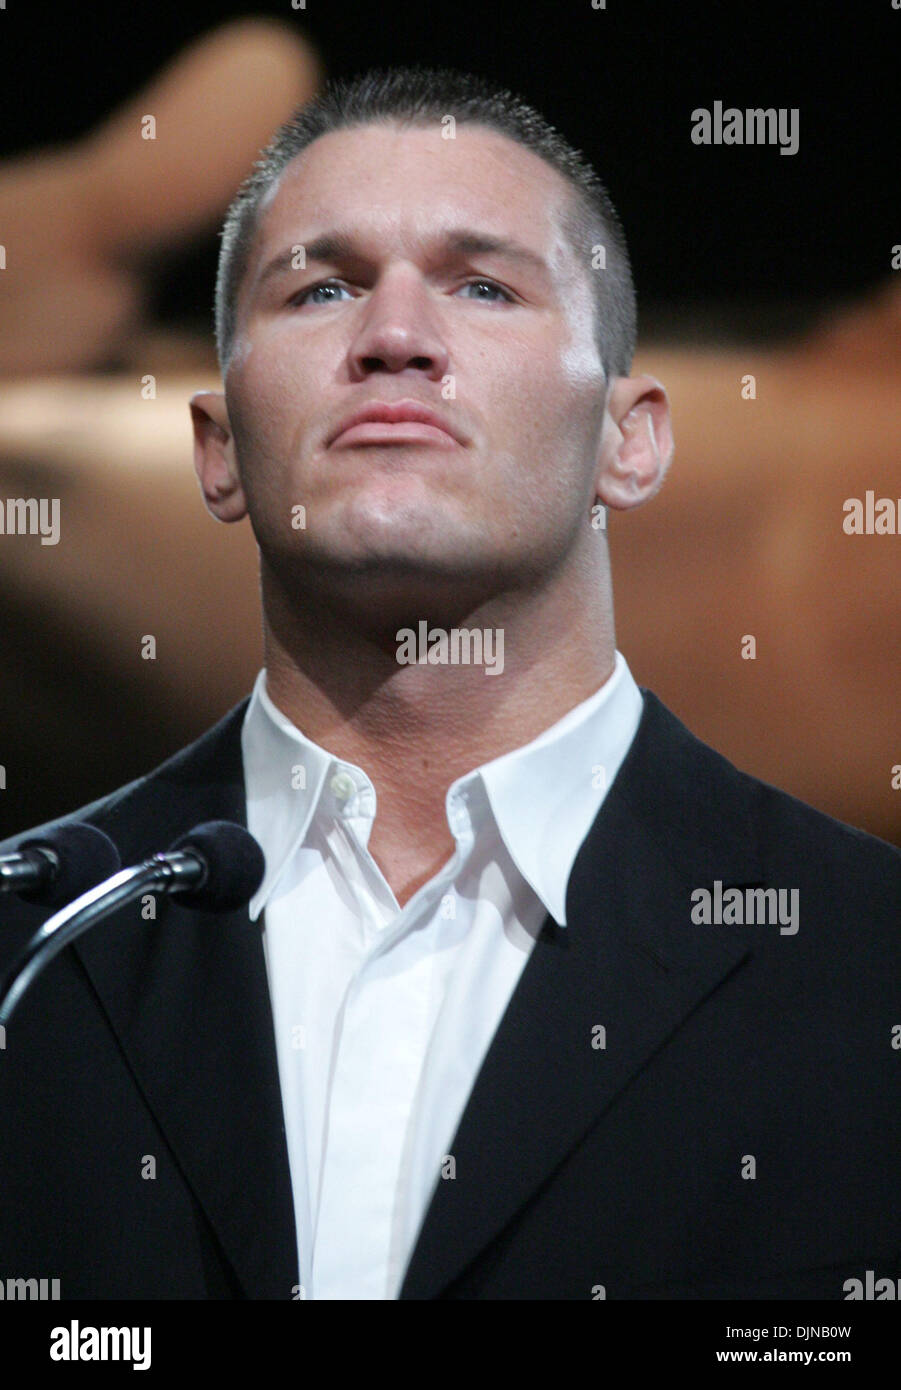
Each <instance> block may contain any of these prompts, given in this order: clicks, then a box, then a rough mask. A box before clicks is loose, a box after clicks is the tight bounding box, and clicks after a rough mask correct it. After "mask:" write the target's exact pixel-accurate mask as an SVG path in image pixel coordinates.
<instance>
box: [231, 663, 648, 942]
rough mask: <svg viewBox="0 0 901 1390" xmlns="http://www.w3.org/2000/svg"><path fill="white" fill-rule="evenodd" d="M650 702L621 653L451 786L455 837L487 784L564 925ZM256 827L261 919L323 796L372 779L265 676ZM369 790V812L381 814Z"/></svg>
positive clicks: (503, 830) (248, 734) (500, 819)
mask: <svg viewBox="0 0 901 1390" xmlns="http://www.w3.org/2000/svg"><path fill="white" fill-rule="evenodd" d="M641 711H642V696H641V691H640V690H639V688H638V686H637V685H636V684H635V681H634V679H633V677H632V673H631V671H630V670H629V667H628V665H627V664H626V661H625V658H624V657H623V656H622V654H621V653H620V652H617V653H616V658H615V664H614V669H613V674H612V675H611V676H610V677H609V679H608V680H607V681H605V683H604V684H603V685H602V686H601V687H600V688H599V689H598V690H597V691H595V693H594V694H593V695H590V696H589V697H588V699H586V700H583V701H582V703H581V704H579V705H576V706H575V707H574V708H573V709H571V710H569V711H568V713H567V714H565V715H564V716H563V718H562V719H560V720H558V721H557V723H556V724H554V725H552V726H551V727H550V728H548V729H545V730H544V731H543V732H542V733H541V734H539V735H538V737H537V738H535V739H533V740H532V741H531V743H527V744H524V745H523V746H522V747H520V748H515V749H513V750H512V751H511V752H508V753H504V754H503V755H502V756H501V757H499V758H495V759H493V760H492V761H491V762H489V763H484V764H483V765H482V766H481V767H478V768H475V769H474V770H473V771H472V772H470V773H467V774H466V776H465V777H459V778H457V780H456V781H455V782H454V783H453V784H452V785H451V786H450V787H449V788H448V791H447V796H446V808H447V816H448V825H449V826H450V828H451V830H452V832H455V830H456V827H455V824H454V818H455V816H456V814H457V811H456V809H455V808H456V807H458V806H459V804H460V801H461V799H468V798H467V795H466V794H467V792H468V791H471V790H472V787H473V783H474V782H477V781H480V782H481V786H482V787H483V788H484V792H485V795H486V797H487V801H488V804H489V805H490V808H491V812H492V815H493V817H494V821H495V824H496V826H497V829H498V832H499V834H500V836H501V838H502V839H503V841H504V844H505V846H506V848H507V851H508V853H509V855H510V857H511V859H512V860H513V862H514V864H515V865H516V867H517V868H518V869H519V872H520V873H521V874H522V876H523V878H524V879H525V880H526V882H527V883H528V884H529V885H530V886H531V888H532V889H533V890H534V892H535V893H536V894H537V895H538V897H539V898H540V899H541V901H542V903H543V904H544V907H545V909H546V910H547V911H548V912H549V913H550V915H551V916H552V917H553V918H554V920H555V921H556V922H558V923H559V924H560V925H561V926H565V925H566V917H565V913H566V887H567V883H568V882H569V875H570V872H571V870H572V866H573V863H574V861H575V858H576V855H577V853H578V851H579V848H580V846H581V844H582V841H583V840H584V839H585V836H586V835H587V834H588V831H589V829H590V828H591V825H592V822H593V821H594V819H595V817H596V815H597V813H598V811H599V810H600V807H601V805H602V803H603V800H604V797H605V795H606V792H607V788H608V787H609V786H610V784H611V783H612V781H613V779H614V777H615V776H616V774H617V772H618V771H619V767H620V764H621V763H622V761H623V758H624V757H625V755H626V753H627V752H628V749H629V745H630V744H631V742H632V739H633V738H634V736H635V731H636V729H637V728H638V724H639V721H640V719H641ZM241 750H242V755H243V760H244V780H245V787H246V795H247V828H248V830H249V831H250V833H251V834H252V835H254V836H255V837H256V838H257V840H258V841H259V842H260V844H261V845H262V847H263V851H264V854H265V858H266V872H265V874H264V876H263V881H262V883H261V884H260V887H259V888H258V890H257V892H256V893H255V894H254V896H253V898H252V899H251V901H250V905H249V912H250V917H251V920H253V921H256V919H257V918H258V917H259V915H260V912H261V911H262V909H263V908H264V906H265V905H266V902H267V901H268V899H269V897H270V895H271V893H272V891H273V890H274V888H275V886H276V884H277V882H278V879H279V878H280V877H281V874H282V872H283V870H284V869H285V867H286V865H287V864H288V863H289V862H290V860H291V858H292V857H293V855H294V853H295V852H296V850H297V849H298V847H299V846H300V845H301V844H302V843H303V841H304V839H305V837H306V835H307V832H308V830H309V827H310V824H311V822H312V820H313V817H314V815H315V813H316V810H317V807H318V806H319V804H320V802H321V801H322V800H323V798H328V797H329V796H334V795H336V794H337V796H338V797H339V798H340V800H341V802H342V804H343V805H344V807H345V808H346V806H347V791H348V788H347V786H344V785H339V784H341V782H342V779H344V780H345V781H346V780H347V779H349V778H351V779H354V780H355V781H356V782H357V785H358V786H361V785H362V784H363V783H365V782H366V781H367V778H366V774H365V773H363V772H362V770H361V769H359V768H355V767H354V766H353V765H351V764H349V763H346V762H343V761H342V760H340V759H338V758H336V757H335V756H334V755H333V754H331V753H329V752H328V751H327V749H325V748H322V747H320V745H319V744H317V743H314V742H313V741H312V740H311V739H309V738H307V737H306V735H304V734H303V733H302V732H301V731H300V730H299V729H298V728H297V727H296V726H295V725H294V724H293V723H292V722H291V720H290V719H288V717H287V716H286V715H285V714H283V713H282V711H281V710H279V709H278V708H277V707H276V706H275V705H274V704H273V703H272V700H271V699H270V698H269V695H268V693H267V691H266V672H265V670H262V671H260V672H259V674H258V676H257V678H256V682H255V684H254V688H253V694H252V696H251V699H250V703H249V706H248V709H247V713H246V715H245V717H244V723H243V725H242V729H241ZM366 795H367V794H366V791H365V788H364V789H363V790H362V791H361V792H359V793H358V800H359V805H360V813H361V815H363V816H364V817H365V815H366V814H367V813H369V814H371V812H372V809H373V803H372V802H367V800H366Z"/></svg>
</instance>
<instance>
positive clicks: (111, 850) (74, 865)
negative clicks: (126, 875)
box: [0, 821, 121, 907]
mask: <svg viewBox="0 0 901 1390" xmlns="http://www.w3.org/2000/svg"><path fill="white" fill-rule="evenodd" d="M120 863H121V860H120V859H119V851H118V850H117V849H116V846H115V845H114V844H113V842H112V840H111V839H110V838H109V836H108V835H104V833H103V831H102V830H98V829H97V827H96V826H95V825H88V824H86V823H85V822H81V821H73V822H71V824H66V825H57V826H55V827H54V828H53V829H51V830H47V831H45V832H44V833H43V834H37V835H32V836H30V837H29V838H28V839H27V840H22V841H21V842H20V844H19V847H18V849H17V850H16V851H15V852H14V853H13V854H3V855H0V893H18V894H19V895H20V896H21V897H23V898H25V899H26V901H28V902H32V903H43V904H44V905H45V906H46V907H62V905H63V903H69V902H71V901H72V899H73V898H77V897H78V896H79V894H81V893H86V892H87V890H88V889H89V888H93V887H94V885H95V883H99V882H100V881H101V879H104V878H109V877H110V876H111V875H112V874H114V873H115V872H116V870H117V869H118V868H119V865H120Z"/></svg>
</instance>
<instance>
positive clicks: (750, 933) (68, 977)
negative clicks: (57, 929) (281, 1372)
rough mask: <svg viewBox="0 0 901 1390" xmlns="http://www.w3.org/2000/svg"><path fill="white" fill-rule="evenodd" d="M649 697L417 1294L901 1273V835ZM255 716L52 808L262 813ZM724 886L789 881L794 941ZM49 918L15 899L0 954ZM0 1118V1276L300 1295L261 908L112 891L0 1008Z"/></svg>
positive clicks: (158, 823)
mask: <svg viewBox="0 0 901 1390" xmlns="http://www.w3.org/2000/svg"><path fill="white" fill-rule="evenodd" d="M644 700H645V705H644V713H643V717H642V720H641V724H640V727H639V730H638V733H637V735H636V738H635V741H634V743H633V745H632V747H631V749H630V751H629V754H628V756H627V758H626V760H625V762H624V764H623V766H622V768H621V770H620V772H619V775H618V776H617V778H616V780H615V781H614V783H613V785H612V787H611V789H610V791H609V793H608V795H607V798H606V800H605V802H604V805H603V807H602V809H601V811H600V812H599V814H598V816H597V818H596V819H595V821H594V824H593V825H592V827H591V829H590V831H589V833H588V835H587V837H586V839H585V841H584V842H583V844H582V847H581V849H580V851H579V854H578V857H577V859H576V862H575V864H574V867H573V870H572V874H571V876H570V880H569V885H568V891H567V898H566V907H567V918H568V926H567V927H566V928H565V929H564V928H560V927H559V926H558V925H557V924H556V923H555V922H553V921H552V920H551V919H550V918H548V920H547V922H546V923H545V925H544V928H543V930H542V933H541V935H540V937H539V939H538V942H537V943H536V946H535V949H534V951H533V953H532V955H531V957H530V959H529V961H528V963H527V965H526V968H525V970H524V972H523V974H522V976H521V979H520V981H519V984H518V986H517V988H516V990H515V992H514V994H513V996H512V998H511V1001H510V1004H509V1006H508V1008H507V1010H506V1012H505V1014H504V1016H503V1019H502V1021H501V1023H500V1026H499V1028H498V1030H497V1033H496V1034H495V1037H494V1039H493V1041H492V1043H491V1046H490V1048H489V1051H488V1054H487V1056H486V1058H485V1061H484V1064H483V1066H482V1068H481V1070H480V1072H479V1075H478V1078H477V1080H476V1083H475V1086H474V1088H473V1091H472V1093H471V1095H470V1098H469V1101H468V1104H467V1106H466V1109H465V1112H464V1114H463V1117H462V1119H461V1122H460V1125H459V1128H458V1130H457V1133H456V1136H455V1138H454V1141H453V1144H452V1146H451V1152H452V1154H453V1155H454V1158H455V1160H456V1176H455V1177H454V1178H452V1179H451V1178H447V1179H441V1178H437V1179H436V1187H435V1191H434V1194H433V1197H432V1200H431V1204H430V1206H429V1208H428V1211H427V1213H426V1216H425V1219H424V1222H423V1225H422V1228H421V1230H420V1233H419V1237H418V1241H417V1244H416V1246H415V1249H414V1251H413V1253H412V1256H411V1259H410V1262H409V1265H408V1267H407V1270H406V1275H405V1279H404V1283H403V1288H402V1291H401V1297H402V1298H405V1299H428V1298H442V1297H443V1298H448V1297H449V1298H485V1299H502V1298H512V1299H521V1298H550V1299H556V1298H561V1299H591V1298H597V1297H603V1296H605V1297H607V1298H610V1299H652V1298H776V1297H787V1298H827V1299H842V1298H844V1297H845V1291H844V1288H843V1284H844V1281H845V1280H847V1279H849V1278H863V1277H864V1274H865V1271H866V1270H867V1269H872V1270H874V1272H875V1277H876V1278H884V1277H890V1278H897V1277H898V1276H899V1275H901V1211H899V1201H898V1191H899V1154H901V1106H899V1092H901V1086H899V1076H901V1051H899V1050H897V1049H896V1048H893V1045H892V1042H893V1034H892V1029H893V1027H897V1025H898V1024H899V1023H901V988H899V986H901V969H899V966H901V933H899V902H901V854H899V853H898V851H897V850H895V849H893V848H892V847H891V846H889V845H887V844H885V843H883V842H882V841H880V840H876V839H874V838H872V837H869V836H867V835H864V834H863V833H861V832H860V831H857V830H854V829H852V828H850V827H848V826H844V825H841V824H840V823H838V822H837V821H833V820H831V819H829V818H828V817H825V816H823V815H821V814H819V813H818V812H816V811H814V810H812V809H810V808H809V807H807V806H804V805H803V804H801V803H800V802H798V801H796V800H794V799H793V798H791V797H789V796H787V795H785V794H784V793H782V792H779V791H777V790H775V789H773V788H771V787H768V786H766V785H764V784H762V783H760V782H758V781H756V780H755V779H753V778H751V777H749V776H746V775H744V774H743V773H741V772H739V771H737V770H736V769H735V768H734V767H733V766H732V765H731V764H730V763H728V762H727V761H726V760H725V759H724V758H722V757H720V756H719V755H718V754H717V753H715V752H714V751H713V750H711V749H710V748H708V747H706V746H705V745H704V744H702V743H701V742H699V741H698V740H697V739H696V738H694V737H693V735H692V734H690V733H689V732H688V730H687V729H685V728H684V726H683V725H682V724H681V723H680V722H679V721H678V720H677V719H676V718H675V717H674V716H673V715H672V714H671V713H670V712H669V711H668V710H667V709H666V708H665V707H664V706H663V705H662V704H661V703H660V701H659V700H657V699H656V698H655V696H654V695H653V694H651V693H650V692H648V691H645V692H644ZM245 708H246V702H245V703H244V704H242V705H239V706H238V707H237V708H236V709H234V710H233V711H232V712H231V713H230V714H229V715H227V716H226V717H225V719H223V720H222V721H221V722H220V723H219V724H218V725H216V727H215V728H213V729H212V730H210V731H209V732H208V733H207V734H205V735H204V736H203V737H202V738H201V739H199V740H198V741H197V742H196V743H195V744H193V745H192V746H191V747H189V748H187V749H185V750H184V751H183V752H181V753H179V754H178V755H177V756H175V757H174V758H172V759H170V760H169V761H168V762H167V763H165V764H164V765H163V766H162V767H160V768H158V769H157V770H156V771H154V772H152V773H150V774H149V775H148V776H147V777H145V778H143V779H141V780H139V781H137V782H134V783H132V784H130V785H129V786H127V787H125V788H124V789H122V790H120V791H118V792H117V793H115V794H114V795H112V796H110V797H108V798H105V799H104V800H102V801H99V802H95V803H94V804H92V805H91V806H89V807H85V808H82V810H80V811H79V812H75V813H73V814H72V815H71V816H68V817H65V818H64V819H66V820H71V819H81V818H84V819H89V820H91V821H93V822H94V823H95V824H96V825H98V826H100V827H101V828H102V829H104V830H106V832H107V833H108V834H109V835H110V836H111V837H112V838H113V840H114V841H115V842H116V843H117V845H118V847H119V849H120V852H121V855H122V860H123V863H126V864H128V863H132V862H135V861H138V860H140V859H142V858H144V857H145V856H146V855H148V854H150V853H152V852H154V851H156V850H158V849H161V848H165V847H167V846H168V845H169V844H171V842H172V841H173V840H174V839H175V838H176V837H177V836H179V835H180V834H182V833H183V832H184V831H186V830H188V829H190V828H191V827H192V826H193V825H195V824H196V823H197V822H199V821H203V820H210V819H216V818H224V819H230V820H234V821H238V822H240V823H242V824H245V823H246V820H245V802H244V781H243V769H242V761H241V749H240V727H241V721H242V718H243V715H244V711H245ZM17 838H21V837H17ZM14 847H15V841H8V842H7V843H6V844H5V845H3V846H0V849H2V851H3V852H8V851H9V850H10V849H12V848H14ZM716 880H719V881H720V882H722V883H723V884H724V886H725V887H728V886H754V885H763V886H774V887H776V888H782V889H785V890H792V889H797V890H798V892H799V899H798V902H799V923H800V925H799V930H798V932H797V934H795V935H788V934H786V933H783V932H781V931H780V929H779V926H778V925H775V924H766V923H760V924H756V925H706V926H705V925H699V924H696V923H694V922H693V921H692V916H691V908H692V897H691V895H692V892H693V891H694V890H696V889H698V888H704V887H706V888H712V887H713V884H714V882H715V881H716ZM46 915H47V913H46V910H44V911H41V910H39V909H36V908H34V907H32V906H28V905H25V904H24V903H22V902H21V901H20V900H18V899H9V898H7V899H6V900H5V901H0V920H2V923H3V925H2V929H0V963H2V964H3V965H4V966H5V965H6V964H8V962H9V960H10V958H11V956H12V955H13V953H14V952H15V950H16V949H17V947H18V946H19V945H21V943H22V942H23V941H24V940H26V939H27V938H28V936H29V935H30V934H31V932H32V931H34V930H35V928H36V927H37V926H38V925H39V923H40V922H41V921H42V920H43V918H44V917H45V916H46ZM598 1025H602V1027H603V1028H604V1030H605V1035H604V1034H601V1033H599V1032H598V1031H597V1027H598ZM602 1040H604V1041H605V1046H598V1045H596V1044H597V1043H599V1042H600V1041H602ZM0 1114H2V1139H0V1194H2V1197H0V1278H6V1277H34V1278H38V1277H42V1276H43V1277H47V1278H52V1277H57V1278H59V1279H60V1281H61V1283H60V1292H61V1296H62V1297H63V1298H64V1299H66V1298H136V1297H148V1298H213V1299H219V1298H254V1299H291V1298H292V1297H297V1296H298V1293H297V1285H298V1270H297V1256H296V1249H295V1226H294V1214H293V1207H292V1197H291V1185H290V1176H289V1169H288V1157H287V1150H286V1144H285V1130H284V1122H283V1114H282V1107H281V1097H280V1091H279V1082H278V1070H277V1064H276V1054H275V1041H274V1036H273V1023H272V1013H271V1008H270V1001H269V991H268V985H267V978H266V971H265V963H264V957H263V949H262V940H261V934H260V929H259V925H253V924H251V922H250V920H249V918H248V916H247V913H246V911H244V910H242V911H239V912H234V913H229V914H223V915H220V916H210V915H208V914H206V915H205V914H200V913H195V912H192V911H189V910H187V909H186V908H184V907H180V906H179V905H178V904H177V901H175V900H169V901H165V900H164V899H159V900H158V906H157V917H156V920H155V921H154V920H152V921H148V920H144V918H143V917H142V914H141V908H140V905H138V906H136V907H133V908H129V909H123V910H121V911H119V912H118V913H117V914H116V915H115V916H114V917H112V918H111V919H109V920H108V921H107V922H105V923H104V924H102V925H100V926H98V927H96V928H95V929H94V930H93V931H91V932H90V933H89V934H87V935H86V936H84V937H83V938H82V939H81V940H80V941H78V942H77V943H76V944H74V945H73V946H71V947H69V948H67V949H66V950H65V951H64V952H63V953H62V954H61V955H60V956H59V957H58V958H57V959H56V960H55V961H54V962H53V963H52V964H51V965H50V966H49V967H48V969H47V971H46V972H45V974H44V975H43V977H42V978H41V979H40V980H39V981H38V982H37V983H36V984H35V986H34V987H33V989H32V991H31V992H30V993H29V994H28V995H26V997H25V999H24V1000H23V1001H22V1003H21V1004H20V1005H19V1009H18V1012H17V1013H16V1014H15V1016H14V1017H13V1020H12V1022H11V1025H10V1027H9V1029H8V1035H7V1038H6V1047H5V1049H4V1050H3V1051H2V1052H0ZM752 1173H753V1174H754V1175H753V1176H751V1174H752Z"/></svg>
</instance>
